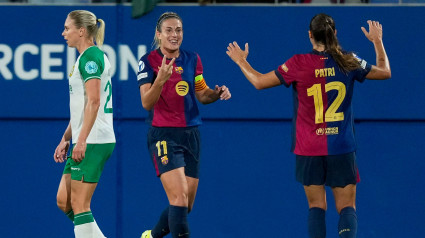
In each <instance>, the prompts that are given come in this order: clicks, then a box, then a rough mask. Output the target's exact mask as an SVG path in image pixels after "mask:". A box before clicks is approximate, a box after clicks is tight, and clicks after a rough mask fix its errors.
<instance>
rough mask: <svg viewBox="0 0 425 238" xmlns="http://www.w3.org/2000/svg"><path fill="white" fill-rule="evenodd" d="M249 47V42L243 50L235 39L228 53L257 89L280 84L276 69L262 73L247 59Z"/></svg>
mask: <svg viewBox="0 0 425 238" xmlns="http://www.w3.org/2000/svg"><path fill="white" fill-rule="evenodd" d="M248 49H249V47H248V43H246V44H245V50H242V49H241V48H240V47H239V45H238V43H236V41H234V42H233V43H230V44H229V46H228V47H227V51H226V53H227V55H228V56H229V57H230V58H231V59H232V60H233V61H234V62H235V63H236V64H237V65H238V66H239V68H240V69H241V71H242V73H243V74H244V75H245V77H246V78H247V79H248V81H249V82H250V83H251V84H252V85H254V87H255V88H256V89H259V90H260V89H266V88H271V87H275V86H278V85H280V81H279V79H278V78H277V76H276V74H275V73H274V71H271V72H269V73H267V74H262V73H259V72H258V71H256V70H255V69H254V68H252V66H251V65H250V64H249V63H248V61H247V60H246V58H247V57H248V53H249V50H248Z"/></svg>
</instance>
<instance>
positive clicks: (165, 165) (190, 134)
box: [148, 127, 201, 178]
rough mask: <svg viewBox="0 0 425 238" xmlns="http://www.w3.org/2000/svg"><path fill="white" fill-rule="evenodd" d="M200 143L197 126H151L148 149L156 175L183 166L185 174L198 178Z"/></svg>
mask: <svg viewBox="0 0 425 238" xmlns="http://www.w3.org/2000/svg"><path fill="white" fill-rule="evenodd" d="M200 144H201V137H200V134H199V130H198V127H181V128H180V127H151V128H150V129H149V132H148V149H149V153H150V156H151V159H152V162H153V165H154V167H155V171H156V175H157V176H158V177H159V176H161V174H163V173H165V172H168V171H171V170H173V169H177V168H180V167H184V168H185V174H186V176H188V177H192V178H199V159H200V153H201V148H200V147H201V146H200Z"/></svg>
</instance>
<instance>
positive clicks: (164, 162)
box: [161, 155, 168, 165]
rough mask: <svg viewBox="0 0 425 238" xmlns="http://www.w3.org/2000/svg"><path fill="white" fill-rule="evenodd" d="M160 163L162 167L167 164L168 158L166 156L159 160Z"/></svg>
mask: <svg viewBox="0 0 425 238" xmlns="http://www.w3.org/2000/svg"><path fill="white" fill-rule="evenodd" d="M161 163H162V164H163V165H167V164H168V157H167V156H166V155H165V156H163V157H162V158H161Z"/></svg>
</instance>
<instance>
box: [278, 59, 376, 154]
mask: <svg viewBox="0 0 425 238" xmlns="http://www.w3.org/2000/svg"><path fill="white" fill-rule="evenodd" d="M356 57H357V56H356ZM357 58H358V57H357ZM358 60H359V63H360V68H359V69H356V70H353V71H350V72H347V73H345V72H343V71H342V70H341V69H340V68H339V66H338V64H337V63H336V62H335V60H334V59H333V58H332V56H331V55H329V54H327V53H324V52H318V51H313V52H311V53H309V54H299V55H294V56H293V57H292V58H290V59H289V60H288V61H286V62H285V63H284V64H282V65H281V66H280V67H279V68H278V69H276V70H275V73H276V75H277V77H278V78H279V80H280V82H281V83H282V84H283V85H285V86H286V87H290V86H291V85H292V88H293V95H294V119H293V132H292V137H293V139H292V151H293V152H294V153H295V154H297V155H304V156H325V155H338V154H344V153H349V152H353V151H355V150H356V142H355V138H354V118H353V110H352V103H351V102H352V98H353V88H354V81H356V80H357V81H359V82H363V81H364V80H365V77H366V75H367V74H368V73H369V71H370V70H371V67H372V66H371V65H369V64H368V63H367V62H366V61H364V60H362V59H360V58H358Z"/></svg>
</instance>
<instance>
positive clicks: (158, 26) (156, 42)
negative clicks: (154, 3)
mask: <svg viewBox="0 0 425 238" xmlns="http://www.w3.org/2000/svg"><path fill="white" fill-rule="evenodd" d="M170 18H175V19H177V20H179V21H180V22H181V23H182V25H183V21H182V19H181V17H180V16H179V15H178V14H177V13H175V12H164V13H163V14H162V15H161V16H160V17H159V18H158V21H157V22H156V26H155V35H154V37H153V42H152V48H153V47H154V46H155V49H158V48H159V47H161V41H160V40H159V39H158V37H156V32H157V31H158V32H161V27H162V23H163V22H164V21H165V20H167V19H170Z"/></svg>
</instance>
